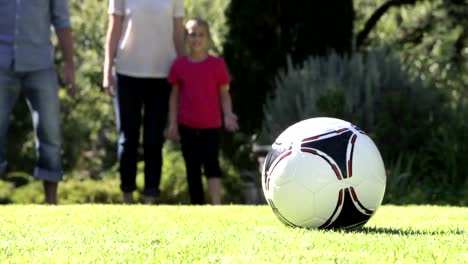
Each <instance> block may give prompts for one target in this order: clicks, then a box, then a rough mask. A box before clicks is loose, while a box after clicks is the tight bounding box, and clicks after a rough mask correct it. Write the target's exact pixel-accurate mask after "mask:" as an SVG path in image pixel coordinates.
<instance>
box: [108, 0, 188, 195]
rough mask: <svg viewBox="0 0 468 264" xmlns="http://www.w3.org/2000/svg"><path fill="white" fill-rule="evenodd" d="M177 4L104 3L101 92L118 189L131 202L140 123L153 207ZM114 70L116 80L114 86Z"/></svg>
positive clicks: (176, 0)
mask: <svg viewBox="0 0 468 264" xmlns="http://www.w3.org/2000/svg"><path fill="white" fill-rule="evenodd" d="M184 15H185V13H184V6H183V0H157V1H155V0H110V1H109V16H110V17H109V27H108V31H107V38H106V44H105V45H106V46H105V61H104V78H103V88H104V90H105V91H106V92H107V93H108V94H110V95H116V99H117V104H116V105H117V107H116V113H117V125H118V128H119V146H118V158H119V162H120V168H119V172H120V177H121V185H120V189H121V190H122V192H123V194H124V202H125V203H132V202H133V192H134V191H135V190H136V181H135V179H136V170H137V161H138V158H137V156H138V155H137V154H138V146H139V138H140V127H141V125H142V124H143V128H144V129H143V150H144V161H145V170H144V172H145V187H144V191H143V194H144V199H145V202H146V203H150V204H152V203H155V200H156V197H157V196H158V195H159V193H160V191H159V183H160V180H161V168H162V146H163V142H164V135H163V130H164V128H165V125H166V121H167V114H168V98H169V94H170V89H171V87H170V85H169V83H168V82H167V74H168V72H169V68H170V66H171V64H172V62H173V60H174V59H175V58H176V57H177V56H181V55H183V53H184V43H183V39H184V26H183V16H184ZM114 71H115V73H116V76H117V78H116V79H117V84H118V86H116V85H115V79H114V74H113V73H114Z"/></svg>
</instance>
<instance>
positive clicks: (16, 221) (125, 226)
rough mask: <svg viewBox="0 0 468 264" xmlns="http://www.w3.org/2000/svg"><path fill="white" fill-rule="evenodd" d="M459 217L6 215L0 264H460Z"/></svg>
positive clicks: (31, 211) (0, 214)
mask: <svg viewBox="0 0 468 264" xmlns="http://www.w3.org/2000/svg"><path fill="white" fill-rule="evenodd" d="M467 216H468V208H466V207H448V206H446V207H442V206H382V207H380V208H379V209H378V211H377V212H376V214H375V215H374V216H373V218H371V220H370V221H369V222H368V224H367V225H366V226H364V227H363V228H361V229H359V230H356V231H347V232H345V231H339V230H336V231H323V230H314V229H311V230H307V229H302V228H289V227H286V226H284V225H283V224H281V223H280V221H278V219H277V218H276V217H275V216H274V214H273V212H272V211H271V208H270V207H268V206H156V207H155V206H144V205H136V206H126V205H73V206H37V205H9V206H0V222H1V223H2V228H1V229H0V237H1V238H2V243H0V252H1V254H0V262H1V263H40V264H43V263H246V264H256V263H359V264H367V263H372V264H374V263H465V262H466V256H467V249H468V248H467V245H468V243H467V242H468V240H467V236H466V232H467V230H468V218H467ZM343 245H346V246H343Z"/></svg>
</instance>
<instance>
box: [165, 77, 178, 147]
mask: <svg viewBox="0 0 468 264" xmlns="http://www.w3.org/2000/svg"><path fill="white" fill-rule="evenodd" d="M178 107H179V86H178V85H173V86H172V90H171V95H170V97H169V117H168V119H169V127H168V131H167V136H168V138H169V139H173V140H178V139H179V128H178V124H177V112H178Z"/></svg>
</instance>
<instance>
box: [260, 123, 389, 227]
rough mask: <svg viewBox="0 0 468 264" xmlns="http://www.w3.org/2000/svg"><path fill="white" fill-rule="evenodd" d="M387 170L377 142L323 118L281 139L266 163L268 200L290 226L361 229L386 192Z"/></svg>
mask: <svg viewBox="0 0 468 264" xmlns="http://www.w3.org/2000/svg"><path fill="white" fill-rule="evenodd" d="M385 185H386V175H385V168H384V164H383V161H382V157H381V156H380V153H379V150H378V149H377V147H376V145H375V144H374V142H373V141H372V140H371V139H370V138H369V136H367V135H366V134H365V133H364V132H363V131H361V130H360V129H359V128H357V127H356V126H354V125H353V124H351V123H349V122H346V121H343V120H340V119H335V118H327V117H319V118H311V119H307V120H304V121H301V122H298V123H296V124H294V125H292V126H290V127H289V128H287V129H286V130H285V131H284V132H283V133H281V134H280V135H279V136H278V138H277V139H276V140H275V142H274V143H273V145H272V149H271V151H270V152H269V153H268V155H267V156H266V158H265V162H264V164H263V170H262V188H263V194H264V195H265V199H266V200H267V202H268V204H269V205H270V206H271V208H272V209H273V212H274V213H275V215H276V216H277V217H278V219H279V220H280V221H281V222H283V223H284V224H286V225H289V226H294V227H305V228H319V229H356V228H359V227H361V226H363V225H364V224H366V223H367V221H368V220H369V219H370V218H371V217H372V216H373V215H374V213H375V211H376V210H377V208H378V207H379V205H380V204H381V202H382V199H383V195H384V192H385Z"/></svg>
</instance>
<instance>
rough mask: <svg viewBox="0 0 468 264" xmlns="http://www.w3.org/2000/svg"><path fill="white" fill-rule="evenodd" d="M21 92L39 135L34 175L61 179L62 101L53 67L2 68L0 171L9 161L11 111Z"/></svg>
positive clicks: (0, 89)
mask: <svg viewBox="0 0 468 264" xmlns="http://www.w3.org/2000/svg"><path fill="white" fill-rule="evenodd" d="M20 92H22V93H23V94H24V96H25V97H26V101H27V104H28V107H29V110H30V111H31V115H32V121H33V127H34V131H35V135H36V157H37V160H36V167H35V169H34V177H36V178H38V179H41V180H45V181H50V182H58V181H60V180H61V179H62V161H61V154H60V151H61V134H60V102H59V98H58V81H57V74H56V72H55V69H54V68H49V69H44V70H38V71H33V72H14V71H12V70H6V69H0V175H2V174H3V173H4V172H5V168H6V165H7V161H6V144H7V134H8V127H9V125H10V115H11V113H12V110H13V107H14V105H15V103H16V100H17V99H18V96H19V94H20Z"/></svg>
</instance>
